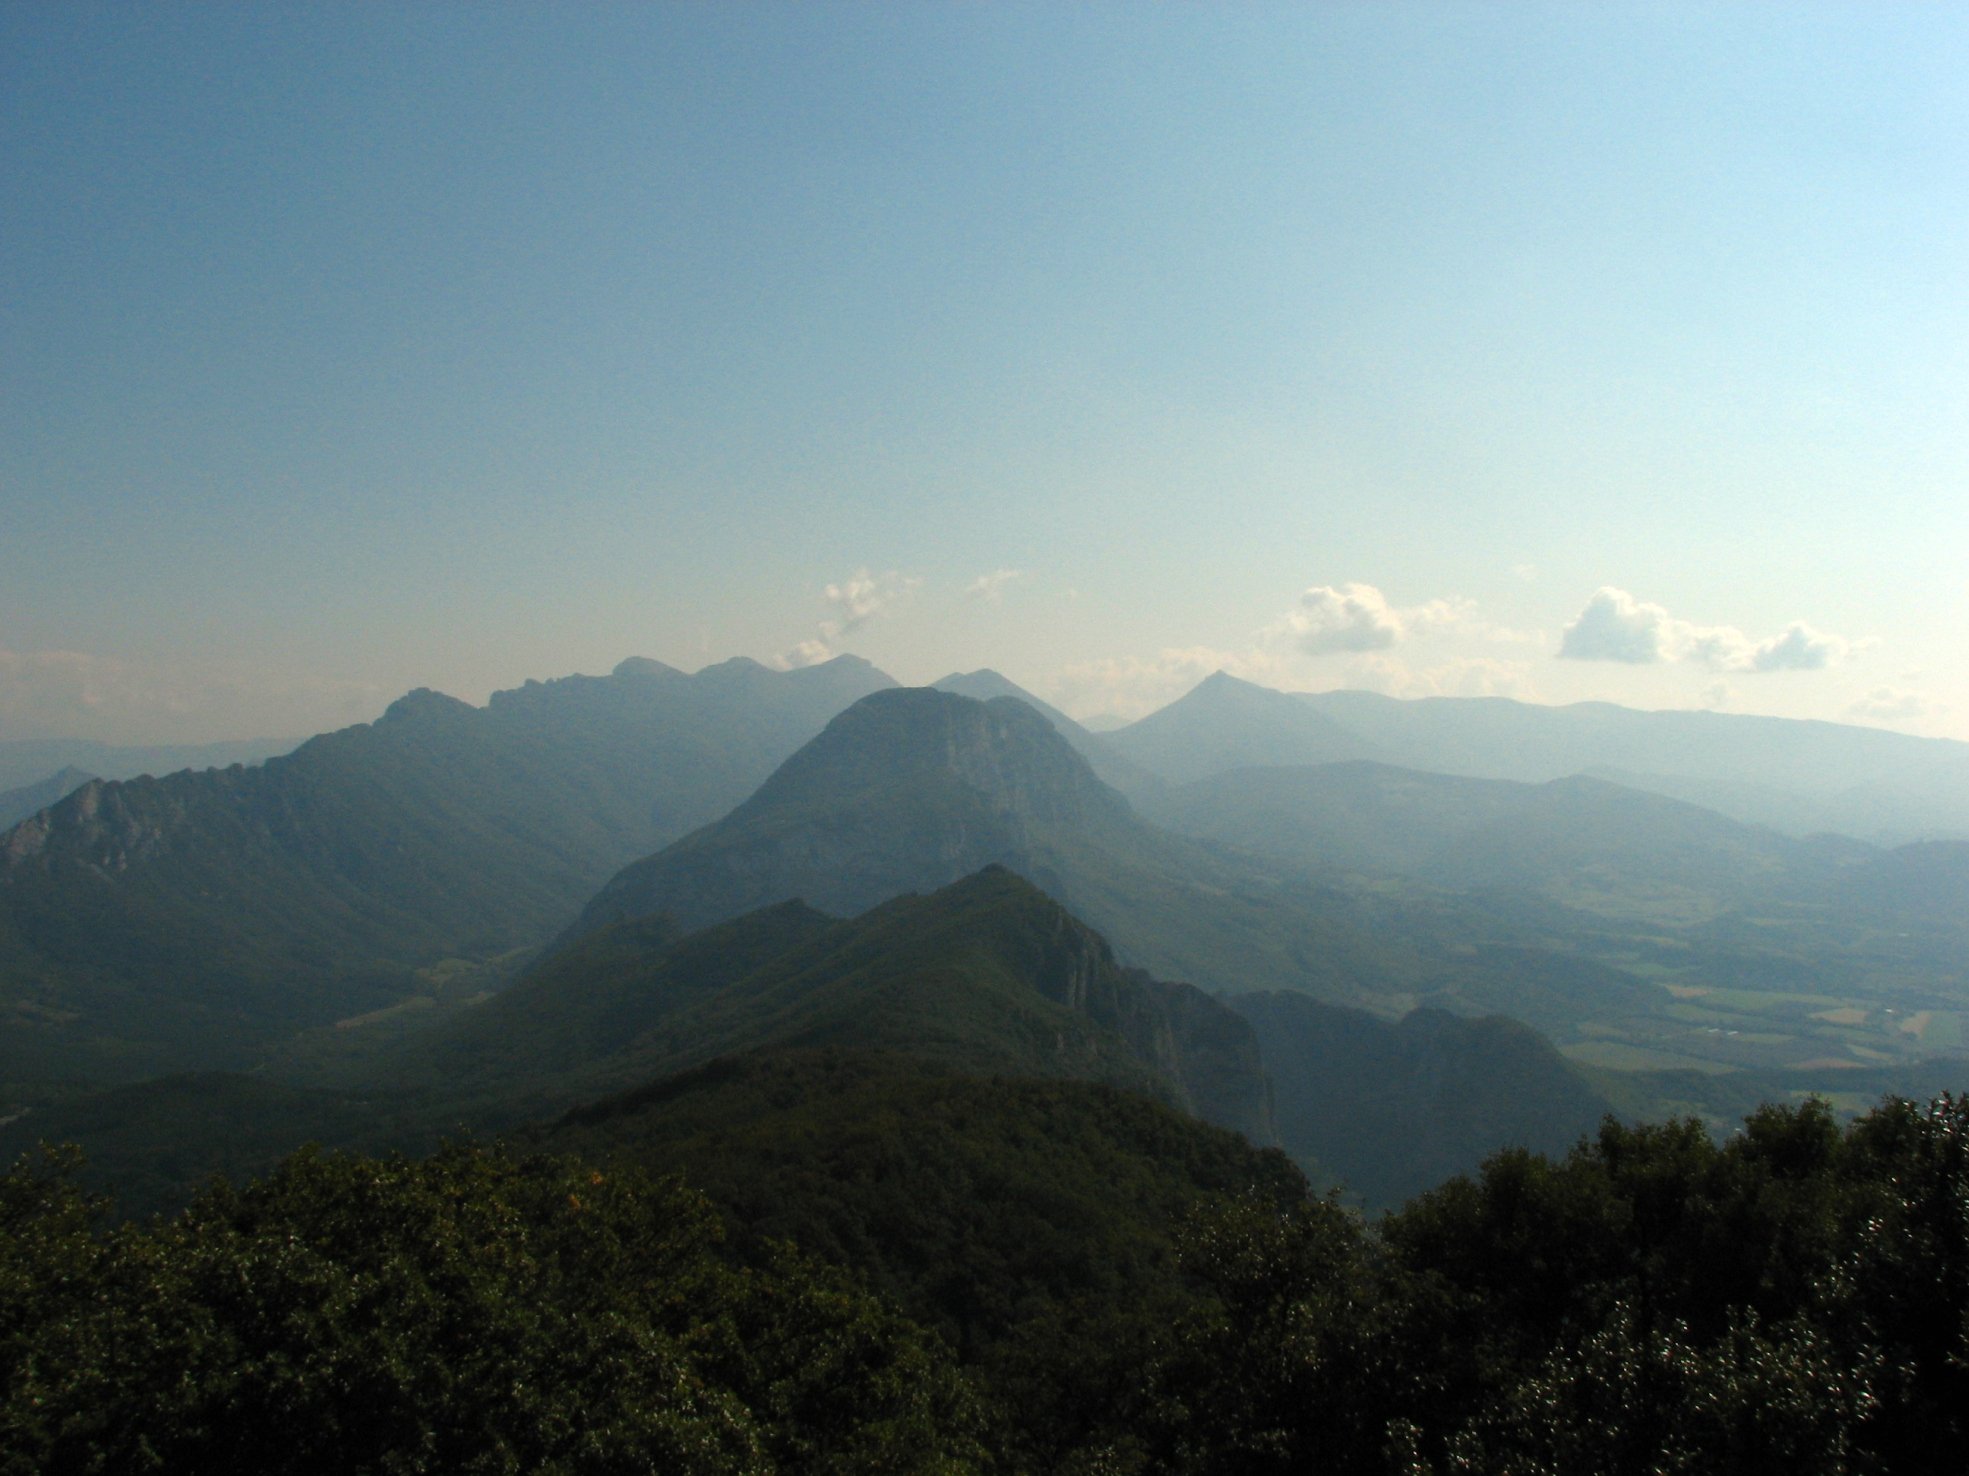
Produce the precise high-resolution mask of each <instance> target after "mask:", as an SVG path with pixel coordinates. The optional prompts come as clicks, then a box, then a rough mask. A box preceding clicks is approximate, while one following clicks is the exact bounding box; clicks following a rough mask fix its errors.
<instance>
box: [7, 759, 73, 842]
mask: <svg viewBox="0 0 1969 1476" xmlns="http://www.w3.org/2000/svg"><path fill="white" fill-rule="evenodd" d="M96 777H97V776H96V775H94V774H91V773H89V772H88V771H87V770H85V769H77V768H74V767H72V766H71V767H69V768H66V769H63V770H61V771H60V772H59V773H55V774H50V775H49V776H48V777H47V778H46V779H43V780H41V781H40V782H39V783H36V784H24V785H22V786H21V787H20V788H19V789H9V790H7V791H6V792H4V793H0V830H5V829H7V828H8V827H9V826H13V825H18V824H19V823H20V822H21V821H23V820H25V819H26V818H27V817H28V816H29V815H35V814H39V813H40V812H41V811H42V810H45V809H47V808H48V806H50V805H52V804H54V803H55V802H56V801H57V800H61V799H65V798H66V797H68V796H69V795H71V794H73V793H75V791H76V790H78V789H80V788H81V787H82V786H83V785H85V784H87V783H88V782H89V781H90V780H91V779H94V778H96Z"/></svg>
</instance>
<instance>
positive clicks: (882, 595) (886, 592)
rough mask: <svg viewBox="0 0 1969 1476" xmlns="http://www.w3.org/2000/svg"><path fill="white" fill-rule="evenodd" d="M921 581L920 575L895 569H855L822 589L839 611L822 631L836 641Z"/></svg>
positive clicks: (890, 605) (823, 623)
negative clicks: (873, 571) (874, 571)
mask: <svg viewBox="0 0 1969 1476" xmlns="http://www.w3.org/2000/svg"><path fill="white" fill-rule="evenodd" d="M922 582H923V581H922V580H920V579H912V578H905V577H904V576H903V575H901V574H898V573H896V571H895V570H893V569H891V570H889V572H888V573H886V574H871V573H869V572H868V570H866V569H857V570H855V572H854V573H852V574H850V575H849V576H848V577H847V578H846V579H844V580H842V581H841V582H840V583H839V584H830V585H828V586H827V588H826V589H825V590H824V591H822V598H824V599H825V600H826V601H827V603H828V604H830V605H832V606H833V607H834V608H835V610H836V611H837V612H838V614H837V616H836V618H834V619H832V620H824V621H822V622H821V627H820V628H821V634H822V635H824V636H825V637H826V638H827V639H828V640H829V641H833V640H835V639H837V638H839V637H841V636H844V635H846V634H848V632H849V631H852V630H857V629H859V628H860V627H862V626H864V625H866V624H867V623H868V622H869V621H871V620H873V619H874V618H875V617H876V616H878V615H881V614H885V613H886V612H887V611H888V610H889V609H890V608H891V607H892V606H894V605H895V603H896V602H897V601H898V600H900V599H902V598H903V597H904V596H905V595H907V594H908V593H909V592H910V591H911V590H913V589H915V588H916V586H917V585H919V584H921V583H922Z"/></svg>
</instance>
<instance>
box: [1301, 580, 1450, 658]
mask: <svg viewBox="0 0 1969 1476" xmlns="http://www.w3.org/2000/svg"><path fill="white" fill-rule="evenodd" d="M1475 609H1476V606H1475V605H1474V604H1472V603H1471V602H1470V601H1468V600H1429V601H1427V602H1426V603H1424V604H1420V605H1409V606H1405V607H1401V608H1397V607H1396V606H1394V605H1391V604H1389V603H1388V597H1387V596H1386V595H1384V594H1383V593H1382V592H1381V591H1380V590H1379V589H1377V588H1375V587H1374V586H1373V585H1371V584H1342V585H1339V586H1334V585H1328V584H1316V585H1314V586H1313V587H1312V588H1311V589H1308V590H1307V591H1306V592H1305V593H1304V594H1302V595H1300V596H1299V602H1298V604H1296V605H1295V606H1293V608H1292V609H1290V610H1288V611H1287V612H1286V614H1285V616H1284V618H1283V619H1282V620H1281V621H1280V622H1279V624H1278V626H1277V627H1276V630H1277V633H1278V634H1280V635H1282V636H1284V637H1285V638H1287V639H1288V640H1290V641H1291V643H1292V644H1293V645H1294V646H1295V647H1297V648H1298V649H1299V650H1300V651H1302V652H1304V653H1305V654H1306V655H1308V656H1325V655H1331V654H1333V653H1335V652H1349V651H1351V652H1361V651H1385V650H1387V649H1388V648H1389V647H1390V646H1393V645H1394V644H1395V643H1396V642H1397V641H1401V640H1406V639H1407V638H1408V637H1410V636H1412V635H1415V634H1417V633H1419V632H1421V631H1424V630H1430V629H1437V628H1441V627H1445V626H1454V625H1460V624H1464V623H1466V622H1468V621H1469V620H1470V619H1471V617H1472V614H1473V612H1474V611H1475Z"/></svg>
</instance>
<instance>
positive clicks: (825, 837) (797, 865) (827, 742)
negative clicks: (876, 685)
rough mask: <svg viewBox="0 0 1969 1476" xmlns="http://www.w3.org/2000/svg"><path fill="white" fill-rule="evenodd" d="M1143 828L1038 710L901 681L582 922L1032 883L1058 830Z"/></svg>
mask: <svg viewBox="0 0 1969 1476" xmlns="http://www.w3.org/2000/svg"><path fill="white" fill-rule="evenodd" d="M1134 824H1135V822H1134V820H1133V816H1132V814H1131V812H1130V811H1129V809H1128V803H1127V801H1126V800H1124V799H1122V798H1121V796H1120V795H1118V794H1116V793H1115V792H1114V791H1113V790H1111V789H1109V788H1108V787H1107V786H1106V785H1105V784H1103V783H1102V782H1101V781H1100V780H1099V779H1098V778H1096V777H1095V775H1094V772H1093V770H1092V769H1090V768H1089V767H1088V765H1087V761H1086V760H1085V759H1083V758H1082V757H1081V756H1080V755H1079V754H1078V753H1076V752H1074V750H1073V749H1072V747H1071V746H1069V745H1068V743H1067V742H1066V740H1065V739H1063V738H1062V737H1061V736H1060V735H1059V734H1058V733H1057V732H1056V731H1055V730H1054V728H1053V725H1052V724H1051V723H1049V722H1047V720H1046V719H1045V718H1044V717H1042V716H1040V715H1039V714H1038V713H1037V712H1035V711H1033V709H1032V708H1030V707H1028V706H1027V705H1026V704H1025V703H1023V702H1020V701H1018V700H1016V699H1013V698H1007V697H998V698H993V699H992V700H991V701H989V702H979V701H976V700H975V699H973V698H970V697H964V696H960V695H958V694H956V693H953V692H942V691H938V690H937V689H936V688H934V687H890V688H887V689H885V690H883V691H879V692H873V693H870V694H869V695H868V696H866V697H863V698H862V699H861V700H860V701H858V702H856V703H854V704H853V705H852V706H851V707H849V708H848V709H847V710H846V711H844V712H842V713H840V714H839V715H838V716H836V717H835V719H834V720H833V721H832V722H831V723H829V724H828V725H827V727H826V728H825V729H824V730H823V731H822V732H821V734H820V735H819V736H818V737H816V738H815V739H813V740H812V741H811V742H810V743H808V744H807V745H806V746H805V747H804V748H802V749H801V750H800V751H799V752H798V753H796V754H794V755H793V757H791V758H790V759H788V760H787V761H786V762H785V763H784V764H782V765H781V766H780V767H779V769H778V770H777V771H776V772H775V773H774V774H773V776H772V777H771V778H770V779H768V780H767V781H766V782H765V783H764V784H763V785H761V786H760V788H759V790H758V792H757V793H755V794H754V795H753V796H752V797H751V798H750V799H748V800H747V801H746V802H745V803H744V804H742V805H740V806H739V807H738V808H737V809H736V810H734V811H732V813H731V814H730V815H728V816H726V817H725V819H723V820H721V821H719V822H718V823H717V824H715V825H711V826H707V827H706V828H705V829H703V830H700V831H698V832H697V833H696V834H694V835H691V836H687V837H686V838H685V839H683V840H681V841H679V842H677V844H675V845H673V846H671V847H669V848H668V849H667V850H664V851H660V852H658V853H657V854H656V855H654V856H650V857H647V858H645V859H644V860H642V861H639V862H637V863H636V864H635V865H633V866H631V867H629V868H628V869H627V870H625V871H623V872H622V873H621V874H620V875H618V876H617V877H616V878H615V880H614V881H612V882H611V883H609V885H608V887H606V888H605V889H604V890H603V891H602V893H601V894H600V895H599V896H598V897H596V899H595V901H594V902H593V903H591V904H590V906H589V908H588V911H587V913H586V914H585V915H584V917H583V920H582V922H581V924H580V929H581V931H584V932H585V931H588V930H591V929H593V928H595V927H599V926H603V925H606V924H607V923H609V922H612V921H615V920H616V919H618V918H623V917H633V916H639V915H641V914H643V913H646V912H653V911H659V910H662V911H669V912H671V913H673V914H674V915H675V916H676V917H677V918H678V919H679V920H680V921H682V922H683V923H684V924H685V926H687V927H702V926H705V925H707V924H710V923H713V922H717V921H720V920H722V919H724V918H727V917H734V916H737V915H738V914H740V913H743V912H747V911H750V910H751V909H753V908H755V907H760V906H764V905H766V904H768V903H771V902H775V901H778V900H780V899H782V898H785V897H795V896H798V897H805V898H806V899H807V900H808V901H809V902H811V903H813V904H814V905H815V906H817V907H820V908H822V909H823V910H825V911H828V912H832V913H835V914H836V915H837V916H839V915H848V914H853V913H858V912H861V911H862V910H864V909H866V908H868V907H872V906H874V905H875V904H877V903H879V902H883V901H886V900H887V899H888V898H890V897H893V896H897V895H899V894H900V893H903V892H911V891H920V890H922V889H923V888H924V887H925V886H931V887H936V886H943V885H946V884H947V883H949V882H952V881H955V880H956V879H957V878H958V877H960V876H964V875H967V874H969V873H971V872H974V871H977V870H978V869H980V868H981V867H985V866H988V865H990V864H992V863H994V862H997V863H1001V864H1003V865H1005V866H1007V867H1009V868H1010V869H1012V870H1014V871H1018V872H1020V873H1022V874H1024V875H1028V876H1031V875H1034V873H1035V871H1036V870H1038V871H1043V870H1044V869H1045V863H1044V862H1043V861H1041V860H1040V859H1039V858H1040V857H1041V856H1042V855H1043V854H1044V853H1045V852H1046V851H1047V848H1048V845H1049V844H1050V840H1049V838H1051V837H1057V836H1064V835H1066V834H1069V833H1073V834H1086V833H1089V832H1094V833H1102V834H1105V833H1108V832H1110V831H1113V830H1115V829H1117V828H1125V827H1129V826H1132V825H1134Z"/></svg>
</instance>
